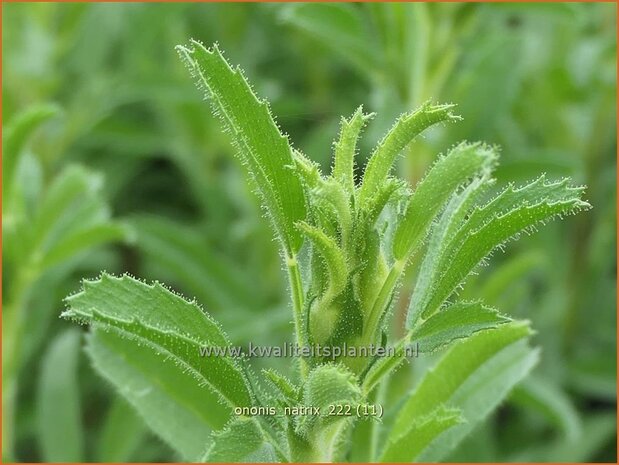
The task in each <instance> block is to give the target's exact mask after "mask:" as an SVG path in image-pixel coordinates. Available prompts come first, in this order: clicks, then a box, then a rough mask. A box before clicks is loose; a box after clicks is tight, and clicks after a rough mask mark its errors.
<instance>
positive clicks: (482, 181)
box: [406, 176, 490, 329]
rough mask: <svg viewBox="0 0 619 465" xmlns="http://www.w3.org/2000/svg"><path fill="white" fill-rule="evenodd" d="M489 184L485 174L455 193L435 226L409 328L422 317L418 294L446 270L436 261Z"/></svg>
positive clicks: (422, 266) (409, 312) (407, 320)
mask: <svg viewBox="0 0 619 465" xmlns="http://www.w3.org/2000/svg"><path fill="white" fill-rule="evenodd" d="M488 184H490V179H489V178H487V177H486V176H484V177H481V178H475V179H474V180H473V181H472V182H471V183H470V184H469V185H468V186H466V188H465V189H463V190H462V192H460V193H455V194H453V195H452V196H451V200H450V201H449V202H448V203H447V206H446V207H445V210H444V211H443V213H442V214H441V217H440V219H439V220H438V222H437V223H436V224H435V225H434V227H433V228H432V232H431V234H430V239H429V241H428V248H427V250H426V253H425V255H424V257H423V261H422V263H421V267H420V269H419V273H418V275H417V280H416V281H415V288H414V290H413V298H412V299H411V302H410V304H409V310H408V312H407V314H406V327H407V328H409V329H410V328H412V327H413V326H414V325H415V324H416V323H417V319H418V318H419V314H418V313H417V312H418V311H419V307H418V306H417V305H416V302H418V301H419V300H420V297H419V296H421V295H422V294H423V292H424V291H426V290H427V289H428V288H429V287H431V286H432V284H433V283H435V282H436V281H438V279H439V277H440V274H441V273H442V272H443V270H441V269H439V268H437V266H436V264H437V263H438V261H439V260H440V258H441V256H442V254H443V253H444V251H445V249H446V247H447V244H449V241H451V239H452V238H453V235H454V234H455V231H457V229H458V227H459V226H460V224H461V223H462V221H463V220H464V218H465V216H466V214H467V213H468V211H469V210H470V208H471V206H472V204H473V202H475V200H476V199H477V197H479V195H480V194H481V193H482V192H483V190H484V189H485V188H486V187H487V186H488Z"/></svg>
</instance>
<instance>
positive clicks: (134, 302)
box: [63, 274, 252, 407]
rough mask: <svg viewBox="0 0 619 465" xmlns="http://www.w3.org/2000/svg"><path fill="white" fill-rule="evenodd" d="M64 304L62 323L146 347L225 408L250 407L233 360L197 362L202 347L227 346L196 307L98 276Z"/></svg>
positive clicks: (159, 289) (126, 280)
mask: <svg viewBox="0 0 619 465" xmlns="http://www.w3.org/2000/svg"><path fill="white" fill-rule="evenodd" d="M67 304H68V307H69V308H68V309H67V310H66V311H65V312H64V313H63V316H64V317H65V318H70V319H74V320H77V321H79V322H85V323H90V324H92V325H94V326H95V327H102V328H104V329H108V330H113V331H115V332H116V333H117V334H119V335H122V336H124V337H128V338H131V339H133V340H135V341H137V342H139V343H142V344H147V345H148V346H149V347H150V348H151V349H152V350H154V351H156V352H157V353H158V354H160V355H161V356H166V357H169V358H171V359H172V360H173V361H174V362H175V363H177V364H178V365H179V366H180V367H182V368H183V369H185V370H187V371H188V372H190V373H191V374H193V375H194V377H195V378H196V380H197V382H198V383H200V384H202V385H204V386H208V387H209V388H210V389H212V390H213V391H214V392H215V393H217V394H218V395H219V396H220V397H221V399H222V400H223V401H224V402H225V403H226V404H227V405H229V406H230V407H234V406H246V405H250V404H251V400H252V395H251V392H250V388H249V385H248V381H247V379H246V377H245V374H244V372H243V371H242V368H241V365H240V362H239V361H238V360H236V359H234V358H232V357H229V356H207V357H201V356H200V348H201V347H204V346H211V347H219V348H220V349H222V350H223V349H225V348H226V347H227V346H229V345H230V344H229V342H228V339H227V337H226V336H225V335H224V333H223V331H222V330H221V328H220V327H219V325H218V324H217V323H216V322H215V321H214V320H213V319H212V318H211V317H210V316H208V315H207V314H206V313H205V312H204V311H203V310H202V309H201V308H200V307H199V306H198V305H197V304H196V303H195V302H188V301H186V300H185V299H183V298H182V297H180V296H178V295H176V294H174V293H173V292H171V291H169V290H168V289H166V288H165V287H163V286H162V285H161V284H159V283H155V284H153V285H147V284H145V283H142V282H140V281H138V280H136V279H133V278H131V277H129V276H123V277H120V278H117V277H113V276H110V275H108V274H103V275H102V276H101V278H100V279H98V280H96V281H84V288H83V290H82V291H81V292H79V293H77V294H75V295H73V296H71V297H68V298H67Z"/></svg>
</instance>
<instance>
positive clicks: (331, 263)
mask: <svg viewBox="0 0 619 465" xmlns="http://www.w3.org/2000/svg"><path fill="white" fill-rule="evenodd" d="M298 227H299V229H300V230H301V231H303V234H305V235H306V236H307V237H308V238H309V239H310V240H311V241H312V244H314V246H315V247H316V248H317V249H318V251H319V252H320V254H321V255H322V257H323V259H324V262H325V264H326V268H327V271H328V273H329V287H328V289H327V290H326V292H325V298H326V299H328V300H331V299H333V298H334V297H335V296H337V295H338V294H339V293H340V292H342V291H343V290H344V287H345V286H346V277H347V271H346V269H347V267H346V259H345V258H344V254H343V252H342V250H341V249H340V248H339V246H338V245H337V243H336V242H335V240H334V239H333V238H331V237H329V236H327V235H326V234H325V233H324V232H323V231H321V230H320V229H318V228H316V227H314V226H310V225H309V224H307V223H305V222H301V223H299V224H298Z"/></svg>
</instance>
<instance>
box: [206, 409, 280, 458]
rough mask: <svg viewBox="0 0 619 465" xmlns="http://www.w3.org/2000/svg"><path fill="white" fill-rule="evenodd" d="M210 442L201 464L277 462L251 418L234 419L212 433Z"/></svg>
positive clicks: (274, 453)
mask: <svg viewBox="0 0 619 465" xmlns="http://www.w3.org/2000/svg"><path fill="white" fill-rule="evenodd" d="M212 441H213V444H212V445H211V446H210V448H209V449H208V451H207V452H206V454H205V456H204V457H203V458H202V461H203V462H216V463H222V462H228V463H248V462H249V463H252V462H253V463H274V462H279V460H278V457H277V454H276V451H275V449H274V448H273V446H272V445H271V443H270V442H269V441H268V440H267V438H266V437H265V435H264V433H263V432H262V430H261V428H260V425H259V424H258V423H257V422H256V421H255V420H254V419H252V418H246V417H239V418H236V419H235V420H234V421H232V422H231V423H230V424H229V425H228V426H226V428H225V429H223V430H221V431H218V432H216V433H213V438H212Z"/></svg>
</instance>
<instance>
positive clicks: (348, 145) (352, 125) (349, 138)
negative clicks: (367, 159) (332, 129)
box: [333, 106, 374, 196]
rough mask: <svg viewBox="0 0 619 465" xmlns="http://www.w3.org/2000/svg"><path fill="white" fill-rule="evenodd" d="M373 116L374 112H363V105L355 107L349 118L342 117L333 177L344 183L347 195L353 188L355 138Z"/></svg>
mask: <svg viewBox="0 0 619 465" xmlns="http://www.w3.org/2000/svg"><path fill="white" fill-rule="evenodd" d="M373 117H374V113H370V114H367V115H366V114H363V106H360V107H359V108H357V110H356V111H355V113H354V114H353V115H352V116H351V117H350V119H348V120H347V119H345V118H342V120H341V123H340V124H341V127H340V137H339V139H338V141H337V142H336V143H335V163H334V166H333V177H334V178H335V179H336V180H337V181H338V182H340V183H342V184H343V185H344V189H345V190H346V192H347V193H348V195H349V196H350V195H352V194H353V193H354V189H355V180H354V168H355V153H356V149H357V140H358V139H359V133H360V132H361V129H362V128H363V126H364V125H365V124H366V123H367V122H368V121H369V120H370V119H372V118H373Z"/></svg>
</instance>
